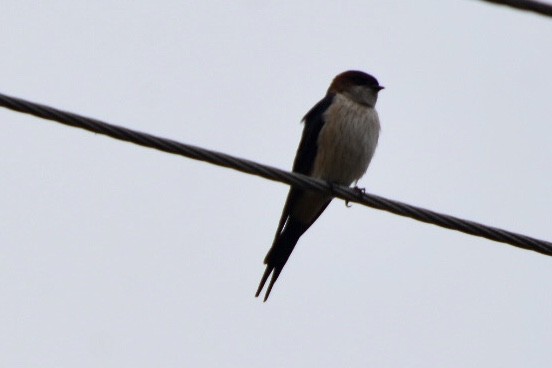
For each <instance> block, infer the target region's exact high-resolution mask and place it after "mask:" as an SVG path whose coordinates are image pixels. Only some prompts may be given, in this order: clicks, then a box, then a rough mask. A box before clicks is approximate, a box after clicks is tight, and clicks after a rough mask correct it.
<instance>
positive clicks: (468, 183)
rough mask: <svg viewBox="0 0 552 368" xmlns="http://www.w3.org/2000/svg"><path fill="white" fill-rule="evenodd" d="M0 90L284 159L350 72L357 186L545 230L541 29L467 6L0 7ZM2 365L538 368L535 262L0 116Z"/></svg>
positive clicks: (510, 14)
mask: <svg viewBox="0 0 552 368" xmlns="http://www.w3.org/2000/svg"><path fill="white" fill-rule="evenodd" d="M0 24H1V27H2V32H1V33H0V45H1V50H2V57H1V58H0V82H1V85H0V92H2V93H6V94H11V95H15V96H19V97H22V98H26V99H30V100H33V101H37V102H41V103H45V104H50V105H52V106H56V107H58V108H61V109H65V110H69V111H74V112H77V113H80V114H83V115H87V116H92V117H96V118H100V119H105V120H107V121H109V122H112V123H115V124H120V125H124V126H127V127H129V128H132V129H137V130H141V131H146V132H150V133H152V134H157V135H161V136H164V137H169V138H172V139H176V140H180V141H183V142H186V143H191V144H195V145H200V146H204V147H207V148H211V149H215V150H219V151H222V152H226V153H230V154H233V155H237V156H240V157H244V158H248V159H252V160H257V161H259V162H262V163H266V164H269V165H273V166H276V167H280V168H285V169H289V168H290V167H291V163H292V161H293V157H294V155H295V150H296V147H297V144H298V142H299V138H300V134H301V130H302V126H301V125H300V124H299V121H300V118H301V117H302V116H303V114H304V113H305V112H306V111H307V110H308V109H309V108H310V107H311V106H312V105H313V104H314V103H316V102H317V101H318V100H319V99H320V98H321V97H322V96H323V95H324V93H325V90H326V88H327V87H328V85H329V83H330V81H331V78H333V76H334V75H335V74H337V73H339V72H341V71H344V70H347V69H361V70H364V71H367V72H370V73H372V74H373V75H375V76H376V77H377V78H378V79H379V80H380V82H381V84H383V85H384V86H386V87H387V89H385V90H384V91H383V92H382V93H381V95H380V101H379V103H378V110H379V113H380V117H381V121H382V125H383V131H382V135H381V139H380V145H379V147H378V150H377V152H376V156H375V158H374V160H373V163H372V165H371V167H370V169H369V171H368V174H367V175H366V176H365V178H364V179H363V180H362V181H361V182H360V185H361V186H365V187H366V188H367V190H368V191H369V192H372V193H375V194H379V195H383V196H387V197H390V198H394V199H397V200H401V201H405V202H408V203H412V204H416V205H420V206H423V207H427V208H430V209H434V210H437V211H442V212H445V213H449V214H453V215H456V216H460V217H464V218H468V219H471V220H475V221H480V222H483V223H486V224H489V225H494V226H499V227H504V228H506V229H510V230H512V231H517V232H520V233H524V234H528V235H531V236H535V237H537V238H543V239H548V240H550V239H551V238H552V233H551V230H550V225H551V219H550V208H551V207H552V196H551V192H552V184H551V181H552V175H551V170H550V166H551V165H550V161H551V159H552V146H551V144H550V142H551V137H552V127H551V124H550V123H551V116H552V103H551V86H552V71H551V68H550V65H551V60H552V46H551V45H552V43H551V39H552V21H551V20H550V19H549V18H548V19H547V18H544V17H540V16H537V15H532V14H530V13H525V12H520V11H514V10H510V9H508V8H503V7H498V6H494V5H488V4H485V3H482V2H479V1H467V0H466V1H459V0H456V1H455V0H449V1H442V0H440V1H437V0H434V1H340V2H335V3H334V2H314V1H283V2H275V1H273V2H263V3H262V4H261V3H260V2H255V1H237V2H228V1H219V2H216V1H198V2H184V1H165V2H162V3H158V2H154V1H151V2H136V1H120V2H111V1H95V2H85V1H49V2H38V1H36V2H33V1H3V2H2V5H1V6H0ZM0 131H1V136H2V144H1V145H0V173H1V174H0V175H1V176H0V298H1V303H0V326H2V327H1V328H0V365H1V366H2V367H100V366H101V367H153V366H157V367H182V366H189V367H193V366H200V367H209V366H211V367H215V366H216V367H239V366H242V367H243V366H261V367H284V366H286V367H307V366H324V367H338V366H350V367H365V366H372V367H437V366H446V367H544V366H548V365H549V363H550V361H551V359H552V349H550V344H551V342H552V293H551V288H550V286H551V282H552V262H551V259H550V258H548V257H546V256H544V255H541V254H537V253H534V252H529V251H524V250H520V249H517V248H514V247H511V246H508V245H503V244H499V243H493V242H491V241H487V240H484V239H479V238H475V237H472V236H468V235H464V234H460V233H456V232H453V231H448V230H445V229H441V228H437V227H434V226H431V225H426V224H422V223H419V222H415V221H413V220H409V219H405V218H401V217H397V216H394V215H390V214H388V213H384V212H380V211H376V210H372V209H369V208H365V207H362V206H360V205H354V206H353V207H352V208H349V209H347V208H346V207H345V206H344V204H343V202H342V201H335V202H334V203H333V204H332V205H331V206H330V207H329V208H328V210H327V211H326V213H325V214H324V215H323V216H322V217H321V218H320V220H319V221H318V222H317V223H316V224H315V225H314V226H313V227H312V229H311V230H310V231H309V232H308V233H307V234H306V235H305V236H304V237H303V238H302V239H301V241H300V243H299V246H298V248H297V249H296V250H295V252H294V253H293V256H292V257H291V259H290V262H289V263H288V265H287V266H286V268H285V270H284V272H283V274H282V276H281V278H280V280H279V281H278V283H277V284H276V287H275V289H274V292H273V294H272V296H271V298H270V299H269V301H268V302H267V303H265V304H263V303H262V302H261V301H260V300H258V299H255V298H254V297H253V294H254V291H255V289H256V287H257V283H258V281H259V279H260V277H261V274H262V272H263V269H264V267H263V265H262V259H263V257H264V255H265V253H266V251H267V250H268V248H269V246H270V243H271V241H272V237H273V233H274V231H275V228H276V225H277V221H278V219H279V216H280V211H281V208H282V206H283V202H284V199H285V196H286V193H287V190H288V187H287V186H285V185H282V184H279V183H274V182H269V181H266V180H263V179H260V178H257V177H253V176H248V175H243V174H240V173H238V172H235V171H232V170H227V169H222V168H219V167H215V166H211V165H207V164H204V163H200V162H195V161H192V160H188V159H184V158H181V157H177V156H172V155H169V154H165V153H160V152H157V151H154V150H150V149H145V148H142V147H138V146H135V145H131V144H127V143H124V142H121V141H116V140H113V139H110V138H107V137H104V136H99V135H94V134H91V133H89V132H85V131H81V130H78V129H73V128H68V127H65V126H62V125H59V124H55V123H51V122H47V121H44V120H40V119H37V118H33V117H29V116H25V115H22V114H19V113H15V112H11V111H7V110H4V109H2V110H0Z"/></svg>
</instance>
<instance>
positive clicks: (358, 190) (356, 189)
mask: <svg viewBox="0 0 552 368" xmlns="http://www.w3.org/2000/svg"><path fill="white" fill-rule="evenodd" d="M352 189H353V190H354V191H355V192H356V193H357V195H358V196H359V197H361V196H362V195H363V194H366V188H359V187H357V186H356V185H355V186H354V187H353V188H352ZM345 206H346V207H347V208H350V207H352V206H353V205H352V204H349V201H348V200H345Z"/></svg>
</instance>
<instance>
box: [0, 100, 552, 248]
mask: <svg viewBox="0 0 552 368" xmlns="http://www.w3.org/2000/svg"><path fill="white" fill-rule="evenodd" d="M0 106H3V107H5V108H8V109H11V110H15V111H19V112H22V113H26V114H30V115H34V116H38V117H41V118H44V119H48V120H53V121H56V122H59V123H62V124H65V125H69V126H72V127H76V128H81V129H85V130H89V131H91V132H95V133H100V134H105V135H108V136H110V137H112V138H115V139H120V140H123V141H127V142H132V143H135V144H139V145H141V146H145V147H150V148H154V149H157V150H160V151H164V152H168V153H173V154H176V155H180V156H184V157H188V158H193V159H195V160H200V161H204V162H209V163H211V164H214V165H219V166H223V167H227V168H230V169H234V170H237V171H241V172H244V173H247V174H252V175H257V176H260V177H263V178H265V179H270V180H273V181H278V182H282V183H286V184H289V185H293V186H296V187H298V188H302V189H308V190H315V191H320V192H325V193H328V194H331V195H333V196H335V197H338V198H341V199H344V200H346V201H349V202H355V203H359V204H363V205H365V206H368V207H372V208H376V209H379V210H383V211H387V212H391V213H394V214H396V215H399V216H404V217H410V218H413V219H415V220H418V221H422V222H426V223H429V224H434V225H437V226H441V227H444V228H447V229H451V230H456V231H460V232H463V233H466V234H470V235H475V236H479V237H483V238H486V239H490V240H494V241H497V242H502V243H506V244H510V245H513V246H516V247H519V248H523V249H528V250H533V251H535V252H539V253H542V254H546V255H552V243H550V242H547V241H544V240H538V239H535V238H531V237H529V236H525V235H521V234H516V233H513V232H510V231H506V230H502V229H498V228H494V227H489V226H485V225H482V224H479V223H476V222H473V221H467V220H462V219H460V218H457V217H453V216H449V215H444V214H440V213H437V212H433V211H430V210H427V209H424V208H420V207H416V206H411V205H408V204H405V203H401V202H398V201H394V200H390V199H386V198H383V197H379V196H377V195H373V194H367V193H363V192H361V191H359V190H355V189H353V188H348V187H344V186H339V185H333V184H330V183H327V182H325V181H321V180H316V179H313V178H310V177H308V176H305V175H301V174H297V173H292V172H288V171H284V170H280V169H277V168H274V167H271V166H267V165H262V164H259V163H256V162H253V161H249V160H244V159H241V158H237V157H234V156H230V155H227V154H224V153H220V152H215V151H210V150H206V149H204V148H200V147H196V146H192V145H188V144H184V143H179V142H176V141H173V140H170V139H165V138H160V137H156V136H153V135H151V134H147V133H141V132H137V131H135V130H131V129H127V128H123V127H120V126H116V125H112V124H108V123H104V122H102V121H99V120H96V119H91V118H87V117H84V116H80V115H77V114H73V113H70V112H65V111H61V110H58V109H54V108H52V107H48V106H44V105H39V104H36V103H33V102H29V101H25V100H22V99H19V98H15V97H10V96H6V95H3V94H0Z"/></svg>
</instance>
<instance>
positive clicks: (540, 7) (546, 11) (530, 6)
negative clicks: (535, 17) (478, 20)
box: [482, 0, 552, 17]
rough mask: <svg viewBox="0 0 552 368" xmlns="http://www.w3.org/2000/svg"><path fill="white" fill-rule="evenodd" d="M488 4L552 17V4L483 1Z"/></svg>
mask: <svg viewBox="0 0 552 368" xmlns="http://www.w3.org/2000/svg"><path fill="white" fill-rule="evenodd" d="M482 1H486V2H488V3H493V4H499V5H506V6H510V7H512V8H516V9H519V10H527V11H532V12H535V13H538V14H540V15H545V16H548V17H552V4H549V3H543V2H541V1H533V0H482Z"/></svg>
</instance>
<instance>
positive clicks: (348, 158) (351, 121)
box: [255, 70, 384, 302]
mask: <svg viewBox="0 0 552 368" xmlns="http://www.w3.org/2000/svg"><path fill="white" fill-rule="evenodd" d="M382 89H384V87H383V86H381V85H380V84H379V82H378V81H377V79H376V78H374V77H373V76H371V75H370V74H367V73H365V72H362V71H358V70H349V71H345V72H343V73H340V74H338V75H337V76H336V77H335V78H334V79H333V80H332V82H331V84H330V86H329V88H328V90H327V92H326V95H325V96H324V98H322V99H321V100H320V101H319V102H318V103H317V104H316V105H314V107H313V108H312V109H311V110H309V111H308V112H307V114H306V115H305V116H304V117H303V119H302V122H303V124H304V127H303V133H302V136H301V141H300V143H299V147H298V149H297V154H296V156H295V160H294V162H293V170H292V171H293V172H295V173H300V174H303V175H307V176H310V177H312V178H315V179H321V180H325V181H327V182H329V183H330V184H332V185H333V184H338V185H345V186H350V185H351V184H352V183H353V182H354V183H355V185H356V184H357V183H358V180H359V179H360V178H361V177H362V176H363V175H364V174H365V173H366V170H367V169H368V165H369V164H370V161H371V160H372V157H373V156H374V152H375V150H376V146H377V143H378V138H379V133H380V122H379V117H378V113H377V111H376V109H375V106H376V102H377V100H378V93H379V92H380V91H381V90H382ZM332 198H333V197H332V196H330V195H328V194H325V193H320V192H314V191H308V190H304V189H300V188H294V187H291V188H290V190H289V193H288V196H287V199H286V202H285V205H284V208H283V210H282V215H281V217H280V222H279V223H278V227H277V230H276V234H275V236H274V241H273V243H272V247H271V248H270V250H269V251H268V253H267V255H266V257H265V259H264V264H266V269H265V272H264V274H263V276H262V278H261V281H260V283H259V286H258V289H257V292H256V294H255V297H258V296H259V295H260V294H261V292H262V290H263V288H264V286H265V284H266V281H267V280H268V277H269V276H270V275H271V274H272V277H271V279H270V283H269V284H268V288H267V290H266V293H265V296H264V300H263V301H264V302H266V300H267V299H268V297H269V295H270V292H271V291H272V288H273V286H274V283H275V282H276V280H277V279H278V277H279V276H280V273H281V272H282V269H283V268H284V266H285V264H286V262H287V261H288V259H289V257H290V255H291V253H292V252H293V249H294V248H295V245H296V244H297V242H298V240H299V238H300V237H301V236H302V235H303V234H304V233H305V232H306V231H307V230H308V229H309V228H310V226H311V225H312V224H313V223H314V222H315V221H316V220H317V219H318V217H319V216H320V215H321V214H322V212H324V210H325V209H326V207H327V206H328V205H329V204H330V202H331V200H332Z"/></svg>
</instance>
